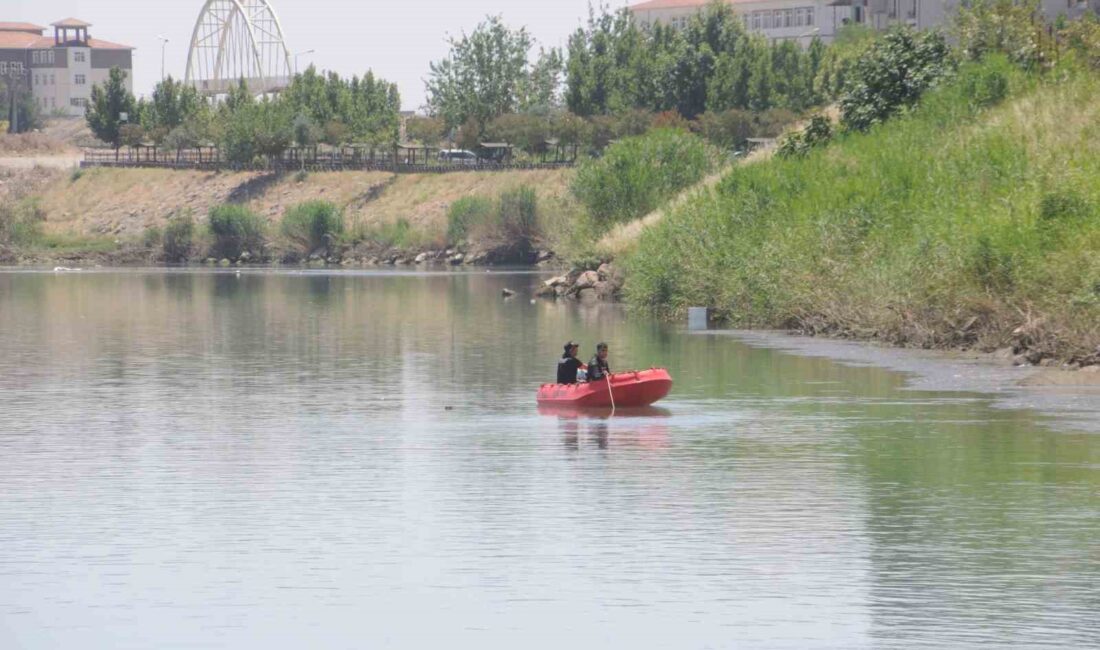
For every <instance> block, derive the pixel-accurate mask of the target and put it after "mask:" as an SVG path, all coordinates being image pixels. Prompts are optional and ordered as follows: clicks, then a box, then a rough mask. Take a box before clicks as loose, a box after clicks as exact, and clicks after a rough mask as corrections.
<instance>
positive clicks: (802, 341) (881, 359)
mask: <svg viewBox="0 0 1100 650" xmlns="http://www.w3.org/2000/svg"><path fill="white" fill-rule="evenodd" d="M697 335H699V336H713V337H726V338H732V339H735V340H737V341H739V342H741V343H744V344H746V345H749V346H752V347H760V348H767V349H771V350H780V351H783V352H786V353H790V354H794V355H798V356H803V357H820V358H823V359H828V360H830V361H834V362H837V363H841V364H844V365H851V366H874V367H878V368H884V369H887V370H893V371H897V372H902V373H905V374H906V375H907V376H908V377H909V379H908V381H907V387H908V388H909V389H911V390H917V391H934V392H949V393H978V394H982V395H984V396H987V397H988V399H989V400H990V402H991V404H992V405H993V406H994V407H996V408H999V409H1009V410H1024V409H1026V410H1032V411H1036V412H1038V413H1041V414H1043V415H1046V416H1050V417H1051V418H1052V420H1051V423H1050V424H1051V425H1052V426H1054V427H1055V428H1058V429H1062V430H1074V431H1087V432H1090V433H1100V366H1092V367H1090V368H1087V369H1085V370H1083V371H1078V372H1065V371H1064V370H1063V369H1061V368H1058V367H1039V366H1027V365H1016V364H1015V363H1014V362H1013V360H1012V358H1011V357H1010V356H1008V355H1006V354H1004V353H999V354H998V353H982V352H975V351H959V350H915V349H911V348H898V347H888V346H886V345H884V344H876V343H873V342H867V341H843V340H838V339H830V338H825V337H811V336H800V335H796V334H791V333H788V332H777V331H770V330H710V331H706V332H698V333H697Z"/></svg>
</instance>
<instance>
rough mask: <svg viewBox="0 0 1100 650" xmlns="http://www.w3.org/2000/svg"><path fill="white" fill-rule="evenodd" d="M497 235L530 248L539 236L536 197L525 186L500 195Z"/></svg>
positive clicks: (532, 190)
mask: <svg viewBox="0 0 1100 650" xmlns="http://www.w3.org/2000/svg"><path fill="white" fill-rule="evenodd" d="M497 227H498V233H499V234H500V236H501V237H503V238H504V240H505V241H507V242H510V243H512V244H514V245H516V246H518V247H521V248H528V249H529V248H531V246H532V244H533V242H534V240H535V238H536V237H538V234H539V214H538V195H536V194H535V190H534V189H533V188H531V187H528V186H526V185H524V186H520V187H517V188H515V189H510V190H505V191H503V192H501V193H500V203H499V208H498V211H497Z"/></svg>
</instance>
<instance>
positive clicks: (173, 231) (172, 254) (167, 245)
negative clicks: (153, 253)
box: [163, 214, 195, 262]
mask: <svg viewBox="0 0 1100 650" xmlns="http://www.w3.org/2000/svg"><path fill="white" fill-rule="evenodd" d="M194 236H195V221H194V219H192V218H191V215H190V214H184V215H178V216H175V217H172V218H171V219H169V220H168V225H167V226H166V227H165V229H164V244H163V246H164V259H165V261H167V262H186V261H187V259H188V258H189V257H191V251H192V249H193V248H194V245H195V244H194Z"/></svg>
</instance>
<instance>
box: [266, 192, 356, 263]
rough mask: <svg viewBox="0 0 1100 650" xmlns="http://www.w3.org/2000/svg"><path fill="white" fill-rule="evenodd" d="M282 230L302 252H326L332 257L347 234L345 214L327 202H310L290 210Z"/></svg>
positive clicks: (284, 216) (287, 212) (284, 217)
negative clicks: (333, 250) (333, 251)
mask: <svg viewBox="0 0 1100 650" xmlns="http://www.w3.org/2000/svg"><path fill="white" fill-rule="evenodd" d="M280 228H281V230H282V233H283V236H284V237H286V238H287V239H288V240H289V241H290V243H291V244H293V245H294V246H296V247H297V248H298V250H299V252H301V253H303V254H305V255H309V254H311V253H313V252H314V251H317V250H323V251H324V252H325V253H326V254H329V253H331V252H332V249H333V244H334V243H335V242H336V241H337V240H338V239H339V237H340V236H341V235H343V233H344V215H343V213H341V212H340V209H339V208H337V207H336V206H335V205H334V204H332V203H329V202H327V201H307V202H306V203H300V204H298V205H295V206H292V207H291V208H290V209H288V210H287V211H286V214H285V215H283V221H282V224H281V226H280Z"/></svg>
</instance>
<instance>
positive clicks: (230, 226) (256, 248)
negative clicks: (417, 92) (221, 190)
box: [210, 204, 264, 260]
mask: <svg viewBox="0 0 1100 650" xmlns="http://www.w3.org/2000/svg"><path fill="white" fill-rule="evenodd" d="M210 234H211V235H213V237H214V245H213V248H212V252H213V254H214V256H215V257H218V258H224V259H229V260H235V259H239V258H240V256H241V254H242V253H244V252H248V253H250V254H252V255H256V254H258V253H259V252H260V251H262V249H263V245H264V221H263V219H262V218H261V217H260V216H259V215H257V214H255V213H254V212H252V211H251V210H249V209H248V208H246V207H245V206H243V205H235V204H225V205H219V206H217V207H215V208H213V209H212V210H210Z"/></svg>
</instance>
